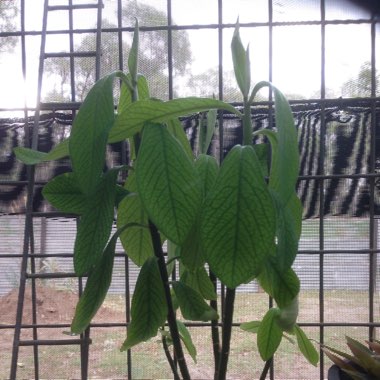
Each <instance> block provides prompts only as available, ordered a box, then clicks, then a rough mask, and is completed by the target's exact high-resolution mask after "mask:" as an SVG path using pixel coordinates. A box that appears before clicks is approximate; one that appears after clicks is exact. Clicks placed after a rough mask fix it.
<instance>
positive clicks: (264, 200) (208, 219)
mask: <svg viewBox="0 0 380 380" xmlns="http://www.w3.org/2000/svg"><path fill="white" fill-rule="evenodd" d="M275 226H276V225H275V210H274V206H273V201H272V198H271V196H270V194H269V191H268V188H267V185H266V183H265V180H264V177H263V175H262V170H261V168H260V162H259V160H258V158H257V156H256V154H255V152H254V150H253V148H252V147H251V146H244V147H242V146H235V147H234V148H233V149H232V150H231V151H230V152H229V153H228V155H227V157H226V158H225V160H224V161H223V164H222V166H221V169H220V171H219V175H218V177H217V179H216V182H215V185H214V187H213V189H212V190H211V192H210V193H209V196H208V197H207V199H206V201H205V203H204V205H203V206H202V217H201V239H202V247H203V254H204V257H205V258H206V261H207V262H208V263H209V265H210V268H211V270H212V271H213V272H214V273H215V274H216V275H217V277H219V278H220V279H221V281H222V282H223V283H224V284H225V285H227V286H228V287H229V288H236V287H237V286H238V285H240V284H242V283H244V282H247V281H248V280H250V279H252V278H253V277H255V276H257V275H258V274H259V272H260V270H261V267H262V265H263V262H264V261H265V260H266V259H267V257H268V255H271V254H272V253H273V250H274V237H275Z"/></svg>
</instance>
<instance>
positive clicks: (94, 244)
mask: <svg viewBox="0 0 380 380" xmlns="http://www.w3.org/2000/svg"><path fill="white" fill-rule="evenodd" d="M119 170H120V168H114V169H111V170H110V171H108V172H107V173H106V174H105V175H103V176H102V178H101V180H100V182H99V183H98V184H97V186H96V188H95V189H94V192H93V193H92V194H90V195H87V199H86V202H85V211H84V212H83V214H82V217H81V219H80V222H79V226H78V232H77V236H76V239H75V245H74V269H75V273H77V274H78V275H83V274H85V273H88V272H90V271H91V270H92V267H93V266H94V265H96V264H97V262H98V261H99V259H100V257H101V254H102V252H103V249H104V247H105V245H106V244H107V241H108V238H109V236H110V233H111V229H112V224H113V216H114V204H115V193H116V179H117V176H118V173H119Z"/></svg>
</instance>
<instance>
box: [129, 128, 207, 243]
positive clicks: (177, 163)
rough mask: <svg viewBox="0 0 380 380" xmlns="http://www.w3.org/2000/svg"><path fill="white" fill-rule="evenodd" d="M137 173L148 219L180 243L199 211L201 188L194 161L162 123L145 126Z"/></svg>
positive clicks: (172, 239) (138, 185)
mask: <svg viewBox="0 0 380 380" xmlns="http://www.w3.org/2000/svg"><path fill="white" fill-rule="evenodd" d="M136 176H137V188H138V193H139V195H140V199H141V201H142V203H143V205H144V208H145V209H146V211H147V213H148V215H149V218H150V219H151V220H152V221H153V222H154V223H155V224H156V226H157V227H158V229H159V230H160V231H161V232H162V233H163V234H164V235H165V236H166V237H167V238H168V239H170V240H171V241H172V242H174V243H176V244H178V245H181V244H182V243H183V242H184V240H185V239H186V237H187V236H188V233H189V231H190V229H191V227H192V226H193V223H194V221H195V218H196V216H197V214H198V211H199V208H200V203H201V188H200V183H199V180H198V177H197V172H196V169H195V167H194V163H193V162H192V161H191V159H190V158H189V156H188V155H187V154H186V153H185V151H184V149H183V148H182V146H181V145H180V143H179V142H178V140H177V139H176V138H175V137H173V136H172V135H171V134H170V133H169V132H168V131H167V130H166V128H165V127H164V126H162V125H160V124H149V125H147V126H146V127H145V128H144V130H143V134H142V141H141V146H140V150H139V154H138V157H137V166H136Z"/></svg>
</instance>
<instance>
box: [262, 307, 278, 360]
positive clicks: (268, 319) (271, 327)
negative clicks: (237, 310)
mask: <svg viewBox="0 0 380 380" xmlns="http://www.w3.org/2000/svg"><path fill="white" fill-rule="evenodd" d="M279 313H280V311H279V310H278V309H277V308H272V309H269V310H268V311H267V313H266V314H265V316H264V318H263V320H262V321H261V323H260V326H259V329H258V331H257V347H258V349H259V353H260V356H261V359H263V360H264V361H267V360H269V359H270V358H271V357H272V356H273V355H274V353H275V352H276V351H277V348H278V346H279V345H280V343H281V340H282V330H281V328H280V327H279V326H278V324H277V318H278V316H279Z"/></svg>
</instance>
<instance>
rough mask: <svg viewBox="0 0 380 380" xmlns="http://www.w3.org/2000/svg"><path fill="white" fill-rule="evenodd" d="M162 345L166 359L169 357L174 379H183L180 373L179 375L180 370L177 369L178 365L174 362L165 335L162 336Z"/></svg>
mask: <svg viewBox="0 0 380 380" xmlns="http://www.w3.org/2000/svg"><path fill="white" fill-rule="evenodd" d="M162 345H163V347H164V351H165V355H166V359H167V361H168V363H169V365H170V368H171V370H172V372H173V375H174V380H181V379H180V377H179V375H178V370H177V367H176V365H175V363H174V360H173V358H172V356H171V355H170V351H169V347H168V344H167V342H166V337H164V336H163V337H162Z"/></svg>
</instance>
